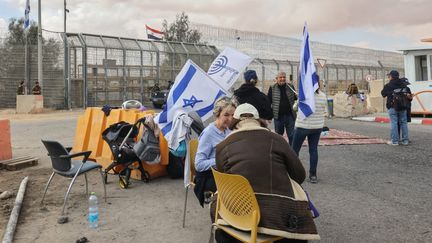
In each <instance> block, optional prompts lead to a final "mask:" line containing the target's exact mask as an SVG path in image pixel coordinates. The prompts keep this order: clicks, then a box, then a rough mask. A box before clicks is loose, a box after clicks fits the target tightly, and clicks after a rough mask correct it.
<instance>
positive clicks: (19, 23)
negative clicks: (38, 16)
mask: <svg viewBox="0 0 432 243" xmlns="http://www.w3.org/2000/svg"><path fill="white" fill-rule="evenodd" d="M8 30H9V35H8V37H7V38H6V43H7V44H10V45H18V44H22V45H24V44H25V31H24V18H20V19H15V18H11V19H10V20H9V25H8ZM26 31H27V41H28V43H29V44H37V31H38V26H37V25H36V22H34V21H31V22H30V26H29V27H28V29H27V30H26Z"/></svg>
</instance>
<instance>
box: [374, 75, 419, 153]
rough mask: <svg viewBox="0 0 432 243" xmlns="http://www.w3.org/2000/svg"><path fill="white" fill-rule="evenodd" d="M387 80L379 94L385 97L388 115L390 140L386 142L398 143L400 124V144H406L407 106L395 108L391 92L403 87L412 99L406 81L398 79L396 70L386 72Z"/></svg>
mask: <svg viewBox="0 0 432 243" xmlns="http://www.w3.org/2000/svg"><path fill="white" fill-rule="evenodd" d="M387 77H388V78H389V80H390V81H389V82H388V83H387V84H386V85H384V88H383V90H382V91H381V95H382V96H383V97H387V102H386V107H387V109H388V114H389V117H390V124H391V129H390V138H391V141H389V142H388V144H390V145H395V146H396V145H399V134H398V124H399V125H400V128H401V132H402V145H408V143H409V140H408V124H407V107H405V108H403V109H400V110H396V109H395V107H394V99H393V98H394V97H393V92H394V91H395V90H397V89H405V90H406V93H407V98H408V99H412V97H411V90H410V89H409V88H408V87H407V85H406V83H405V82H403V81H402V80H401V79H399V72H398V71H396V70H392V71H390V73H388V74H387Z"/></svg>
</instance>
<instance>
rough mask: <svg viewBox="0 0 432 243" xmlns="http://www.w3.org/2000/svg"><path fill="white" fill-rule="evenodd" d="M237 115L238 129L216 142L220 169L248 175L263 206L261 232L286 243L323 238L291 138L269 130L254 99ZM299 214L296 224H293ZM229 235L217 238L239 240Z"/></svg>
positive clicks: (244, 105)
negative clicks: (310, 208)
mask: <svg viewBox="0 0 432 243" xmlns="http://www.w3.org/2000/svg"><path fill="white" fill-rule="evenodd" d="M233 118H234V119H233V123H232V125H231V129H232V132H231V133H230V134H229V135H228V136H227V137H226V138H225V140H223V141H222V142H221V143H219V144H218V145H217V146H216V169H217V170H218V171H221V172H224V173H229V174H239V175H242V176H244V177H245V178H246V179H248V181H249V182H250V184H251V186H252V188H253V190H254V192H255V195H256V197H257V200H258V204H259V206H260V211H261V219H260V222H259V224H258V232H261V233H269V234H272V235H279V236H281V237H283V238H285V240H283V241H281V242H304V241H307V240H317V239H319V238H320V237H319V235H318V233H317V230H316V226H315V223H314V221H313V218H312V214H311V212H310V210H309V209H308V200H307V197H306V194H305V192H304V191H303V190H302V189H301V187H300V186H299V185H300V184H301V183H302V182H303V181H304V180H305V177H306V172H305V169H304V168H303V165H302V164H301V162H300V160H299V158H298V157H297V155H296V154H295V153H294V151H293V150H292V149H291V147H290V146H289V144H288V142H287V141H286V140H285V139H284V138H283V137H282V136H280V135H279V134H276V133H273V132H271V131H270V130H269V129H267V128H266V125H265V124H264V122H261V121H260V119H259V115H258V111H257V109H256V108H255V107H254V106H252V105H250V104H248V103H245V104H241V105H239V106H238V107H237V108H236V110H235V112H234V116H233ZM213 214H214V211H213ZM213 219H214V217H213ZM294 219H295V221H296V223H295V224H291V223H290V222H291V220H294ZM226 237H227V236H226V235H225V234H224V233H222V232H221V231H218V232H216V240H218V239H221V240H220V241H221V242H235V241H234V240H233V239H229V240H226ZM218 242H219V241H218Z"/></svg>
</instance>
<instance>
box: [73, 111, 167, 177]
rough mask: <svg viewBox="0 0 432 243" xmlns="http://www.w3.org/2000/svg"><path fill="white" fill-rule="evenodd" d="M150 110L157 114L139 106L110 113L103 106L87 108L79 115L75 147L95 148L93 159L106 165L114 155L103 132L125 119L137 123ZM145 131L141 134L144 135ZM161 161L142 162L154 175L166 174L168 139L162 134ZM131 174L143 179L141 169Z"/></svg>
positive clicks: (83, 149) (93, 149) (92, 154)
mask: <svg viewBox="0 0 432 243" xmlns="http://www.w3.org/2000/svg"><path fill="white" fill-rule="evenodd" d="M148 114H154V111H153V110H149V111H139V110H135V109H129V110H124V109H113V110H111V112H110V114H109V116H106V115H105V113H104V112H103V111H102V110H101V108H100V107H91V108H87V109H86V111H85V113H84V114H83V115H82V116H80V117H79V118H78V121H77V126H76V130H75V138H74V144H73V151H75V152H77V151H86V150H90V151H92V153H91V155H90V157H89V158H90V160H93V161H96V162H97V163H99V164H101V165H102V167H103V168H106V167H107V166H108V165H110V164H111V162H112V161H113V155H112V153H111V150H110V148H109V146H108V144H107V143H106V142H105V141H104V140H103V138H102V132H103V131H104V130H105V129H106V128H108V127H109V126H110V125H112V124H114V123H117V122H120V121H125V122H128V123H131V124H134V123H135V122H136V121H137V120H138V119H140V118H142V117H144V116H145V115H148ZM141 136H142V131H140V133H139V135H138V136H137V138H138V139H140V138H141ZM159 142H160V150H161V161H160V163H159V164H155V165H149V164H147V163H145V162H141V163H142V164H143V166H144V169H145V170H146V171H147V172H148V173H149V174H150V178H156V177H160V176H163V175H166V166H167V165H168V152H169V150H168V143H167V141H166V140H165V138H164V137H163V135H162V134H160V136H159ZM131 178H134V179H138V180H139V179H141V173H140V171H139V170H132V173H131Z"/></svg>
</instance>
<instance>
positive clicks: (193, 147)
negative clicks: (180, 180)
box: [183, 139, 198, 228]
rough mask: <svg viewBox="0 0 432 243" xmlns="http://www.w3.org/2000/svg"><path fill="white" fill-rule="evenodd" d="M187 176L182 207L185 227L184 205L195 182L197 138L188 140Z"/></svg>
mask: <svg viewBox="0 0 432 243" xmlns="http://www.w3.org/2000/svg"><path fill="white" fill-rule="evenodd" d="M189 149H190V150H189V156H190V157H189V178H188V181H189V182H188V184H187V185H186V195H185V203H184V208H183V228H184V227H185V222H186V206H187V199H188V192H189V187H194V186H195V183H194V182H193V181H194V177H195V156H196V153H197V149H198V140H197V139H192V140H190V141H189Z"/></svg>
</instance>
